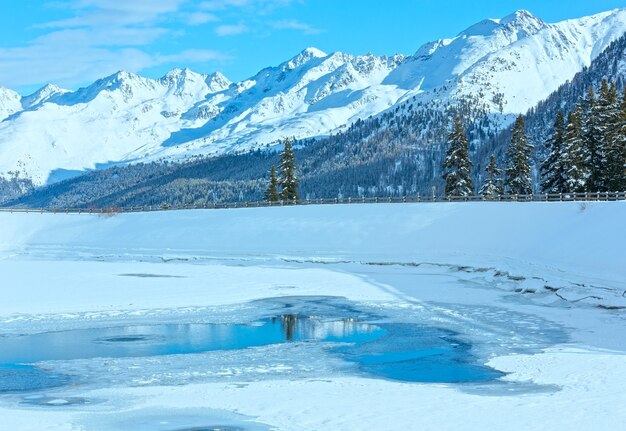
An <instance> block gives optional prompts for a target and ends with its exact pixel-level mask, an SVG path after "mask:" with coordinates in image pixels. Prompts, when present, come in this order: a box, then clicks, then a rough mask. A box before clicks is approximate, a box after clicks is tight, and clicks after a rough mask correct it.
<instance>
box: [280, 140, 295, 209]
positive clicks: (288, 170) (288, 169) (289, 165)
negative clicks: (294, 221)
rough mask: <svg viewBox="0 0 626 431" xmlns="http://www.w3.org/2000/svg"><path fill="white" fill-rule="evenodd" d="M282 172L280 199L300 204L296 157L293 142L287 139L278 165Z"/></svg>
mask: <svg viewBox="0 0 626 431" xmlns="http://www.w3.org/2000/svg"><path fill="white" fill-rule="evenodd" d="M278 169H279V172H280V179H279V183H280V187H281V188H282V191H281V192H280V198H281V199H282V200H283V201H286V202H293V203H298V202H300V195H299V194H298V187H299V185H300V184H299V182H298V176H297V173H296V170H297V166H296V156H295V154H294V152H293V148H292V147H291V141H290V140H289V139H285V148H284V150H283V152H282V154H281V155H280V163H279V165H278Z"/></svg>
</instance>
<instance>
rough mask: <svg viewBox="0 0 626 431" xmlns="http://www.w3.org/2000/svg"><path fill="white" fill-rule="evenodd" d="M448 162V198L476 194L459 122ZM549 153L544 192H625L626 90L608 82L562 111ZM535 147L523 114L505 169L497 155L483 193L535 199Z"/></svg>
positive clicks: (451, 135)
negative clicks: (567, 109)
mask: <svg viewBox="0 0 626 431" xmlns="http://www.w3.org/2000/svg"><path fill="white" fill-rule="evenodd" d="M447 142H448V151H447V153H446V156H445V159H444V162H443V166H442V167H443V170H444V174H443V179H444V180H445V193H446V195H449V196H470V195H473V194H474V191H475V189H474V185H473V183H472V161H471V159H470V156H469V151H468V139H467V136H466V135H465V132H464V129H463V124H462V121H461V118H460V117H457V118H455V120H454V125H453V127H452V130H451V132H450V133H449V135H448V140H447ZM545 146H546V148H548V150H549V153H548V155H547V157H546V158H545V160H543V162H542V163H541V165H540V167H539V169H540V176H541V183H540V188H541V190H540V191H541V192H542V193H580V192H592V193H595V192H618V191H625V190H626V89H625V90H624V94H623V95H622V96H621V97H620V95H619V92H618V91H617V86H616V84H615V83H614V82H611V81H607V80H603V81H602V84H601V87H600V90H599V94H598V95H596V93H595V91H594V89H593V87H590V88H589V90H588V92H587V95H586V96H584V97H582V98H581V99H580V101H579V103H578V104H577V105H576V107H575V109H574V110H572V111H571V112H569V113H568V114H567V119H566V115H565V114H564V113H563V112H562V111H558V112H557V114H556V117H555V119H554V130H553V132H552V134H551V135H550V136H549V137H548V139H547V140H546V142H545ZM532 153H533V146H532V145H531V144H530V143H529V141H528V138H527V136H526V130H525V120H524V117H523V116H522V115H520V116H519V117H518V118H517V119H516V121H515V124H514V126H513V129H512V133H511V141H510V143H509V146H508V149H507V152H506V160H505V166H504V168H503V169H500V168H499V167H498V165H497V160H496V158H495V156H494V155H493V154H492V155H491V156H490V158H489V164H488V165H487V167H486V169H485V171H486V177H485V180H484V181H483V184H482V185H481V187H480V189H479V194H481V195H483V196H487V197H495V196H497V195H501V194H504V193H506V194H522V195H523V194H532V193H533V176H532V165H531V157H532Z"/></svg>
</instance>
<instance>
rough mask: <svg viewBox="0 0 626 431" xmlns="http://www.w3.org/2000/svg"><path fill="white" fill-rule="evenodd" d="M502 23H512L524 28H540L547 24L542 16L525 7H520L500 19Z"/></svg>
mask: <svg viewBox="0 0 626 431" xmlns="http://www.w3.org/2000/svg"><path fill="white" fill-rule="evenodd" d="M500 25H511V26H513V27H522V28H524V29H532V30H535V31H537V30H539V29H541V28H542V27H544V26H545V25H546V24H545V22H543V20H541V19H540V18H537V17H536V16H535V15H533V14H532V13H530V12H529V11H527V10H525V9H520V10H518V11H516V12H513V13H512V14H510V15H507V16H505V17H504V18H502V19H501V20H500Z"/></svg>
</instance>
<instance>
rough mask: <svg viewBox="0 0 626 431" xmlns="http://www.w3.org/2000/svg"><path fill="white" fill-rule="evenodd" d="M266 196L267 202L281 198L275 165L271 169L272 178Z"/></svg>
mask: <svg viewBox="0 0 626 431" xmlns="http://www.w3.org/2000/svg"><path fill="white" fill-rule="evenodd" d="M264 197H265V201H266V202H277V201H278V200H279V199H280V196H279V194H278V179H277V178H276V168H275V167H274V165H272V168H271V169H270V180H269V183H268V185H267V189H266V190H265V195H264Z"/></svg>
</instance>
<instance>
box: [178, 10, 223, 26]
mask: <svg viewBox="0 0 626 431" xmlns="http://www.w3.org/2000/svg"><path fill="white" fill-rule="evenodd" d="M183 17H184V18H185V21H186V23H187V24H188V25H201V24H206V23H208V22H216V21H219V20H220V19H219V18H218V17H217V15H214V14H212V13H206V12H194V13H187V14H184V15H183Z"/></svg>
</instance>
